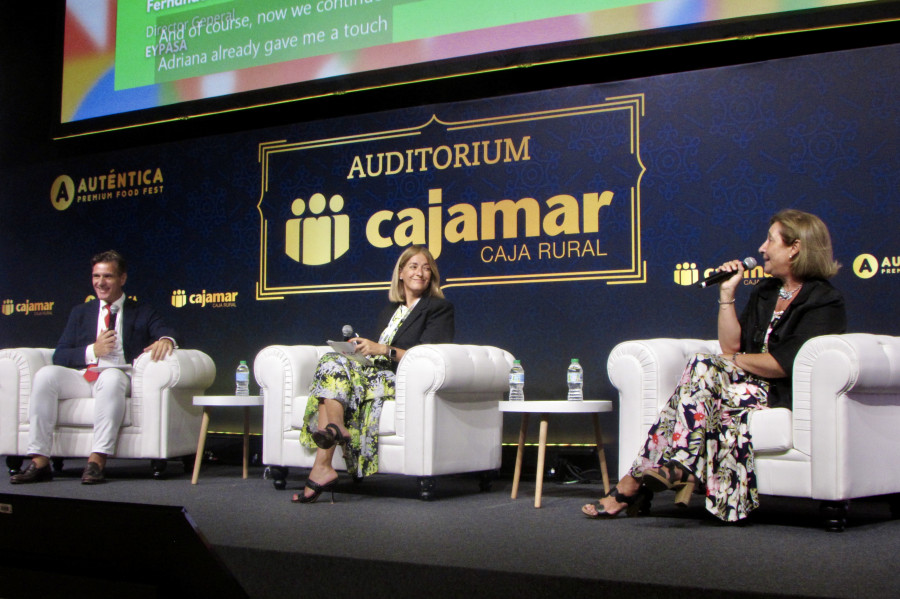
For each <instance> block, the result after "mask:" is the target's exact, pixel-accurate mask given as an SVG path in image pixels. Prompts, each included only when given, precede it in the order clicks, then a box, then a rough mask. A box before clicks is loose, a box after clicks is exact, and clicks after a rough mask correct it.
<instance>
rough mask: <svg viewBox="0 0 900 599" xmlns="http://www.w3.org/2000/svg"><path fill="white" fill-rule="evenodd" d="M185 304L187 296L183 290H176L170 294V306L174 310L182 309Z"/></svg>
mask: <svg viewBox="0 0 900 599" xmlns="http://www.w3.org/2000/svg"><path fill="white" fill-rule="evenodd" d="M186 304H187V294H186V293H185V292H184V289H176V290H175V291H173V292H172V305H173V306H175V307H176V308H184V306H185V305H186Z"/></svg>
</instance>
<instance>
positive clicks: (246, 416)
mask: <svg viewBox="0 0 900 599" xmlns="http://www.w3.org/2000/svg"><path fill="white" fill-rule="evenodd" d="M249 463H250V408H249V407H244V478H247V470H248V468H247V467H248V465H249Z"/></svg>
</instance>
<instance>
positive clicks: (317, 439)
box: [312, 424, 350, 449]
mask: <svg viewBox="0 0 900 599" xmlns="http://www.w3.org/2000/svg"><path fill="white" fill-rule="evenodd" d="M312 440H313V443H315V444H316V447H318V448H319V449H331V448H332V447H334V446H335V445H344V444H345V443H347V441H349V440H350V436H349V435H344V434H343V433H342V432H341V429H340V427H338V425H336V424H327V425H325V428H324V429H321V428H320V429H319V430H317V431H316V432H314V433H313V434H312Z"/></svg>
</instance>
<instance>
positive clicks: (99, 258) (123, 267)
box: [91, 250, 128, 275]
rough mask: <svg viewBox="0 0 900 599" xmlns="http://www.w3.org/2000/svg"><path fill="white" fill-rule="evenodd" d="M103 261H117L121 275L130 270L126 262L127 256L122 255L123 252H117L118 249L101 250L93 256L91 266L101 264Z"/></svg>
mask: <svg viewBox="0 0 900 599" xmlns="http://www.w3.org/2000/svg"><path fill="white" fill-rule="evenodd" d="M101 262H115V263H116V269H117V270H118V271H119V274H120V275H123V274H125V273H126V272H128V265H127V264H126V263H125V258H123V257H122V254H120V253H119V252H117V251H116V250H107V251H105V252H100V253H99V254H96V255H94V257H93V258H91V268H93V267H94V266H96V265H97V264H100V263H101Z"/></svg>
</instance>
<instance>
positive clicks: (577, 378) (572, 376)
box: [566, 372, 584, 384]
mask: <svg viewBox="0 0 900 599" xmlns="http://www.w3.org/2000/svg"><path fill="white" fill-rule="evenodd" d="M583 380H584V374H583V373H581V372H569V373H567V374H566V381H567V382H568V383H569V384H572V383H575V384H578V383H581V382H582V381H583Z"/></svg>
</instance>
